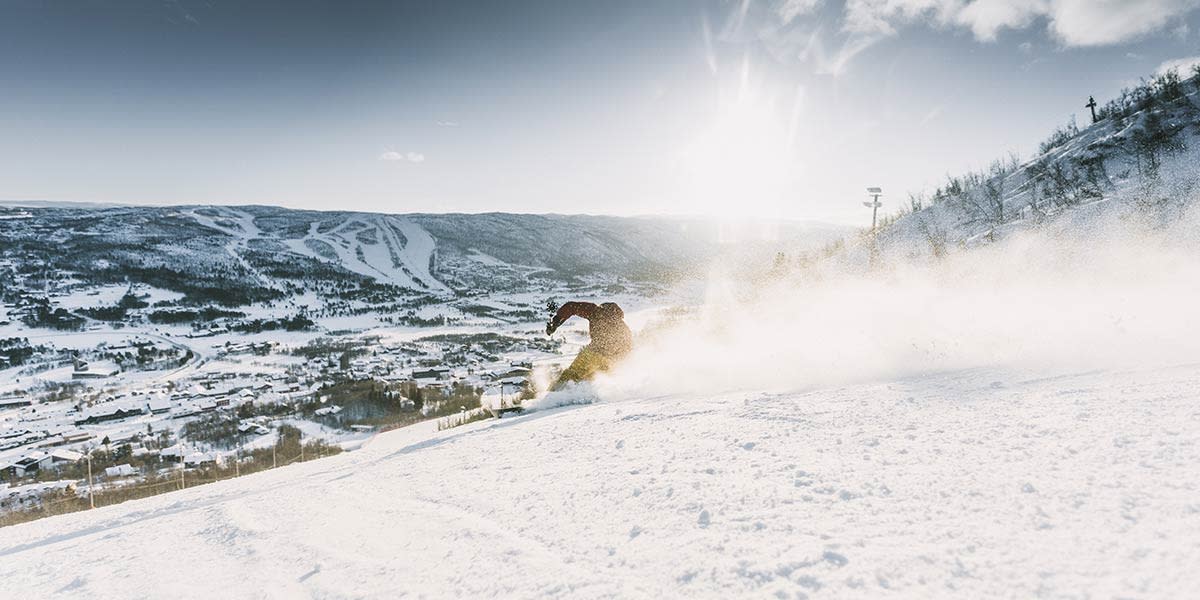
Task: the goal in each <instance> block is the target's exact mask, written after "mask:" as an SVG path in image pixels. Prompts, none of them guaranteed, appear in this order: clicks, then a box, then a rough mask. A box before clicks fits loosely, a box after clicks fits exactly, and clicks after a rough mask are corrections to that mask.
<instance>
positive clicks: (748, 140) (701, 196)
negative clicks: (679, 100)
mask: <svg viewBox="0 0 1200 600" xmlns="http://www.w3.org/2000/svg"><path fill="white" fill-rule="evenodd" d="M792 132H793V127H792V126H791V124H790V123H789V122H788V119H787V118H783V117H782V115H781V114H780V111H779V110H778V107H777V106H776V103H775V102H774V101H773V100H772V99H771V98H769V97H767V96H766V95H765V94H762V93H760V92H758V91H756V90H755V89H754V88H753V86H750V85H747V84H746V83H745V82H743V83H742V84H741V85H740V86H739V88H738V91H737V93H736V94H733V95H732V97H731V98H728V99H726V100H723V101H721V102H719V103H718V106H717V108H716V110H715V111H714V113H713V115H712V118H711V121H710V122H708V123H706V124H704V126H702V127H698V128H697V134H696V135H695V137H694V139H693V140H691V142H690V143H689V144H688V145H687V146H686V147H685V149H684V150H683V152H682V165H683V169H682V174H683V182H682V186H681V187H682V189H683V202H684V203H685V206H684V207H682V208H684V209H685V211H687V212H690V213H693V214H702V215H708V216H717V217H731V218H751V219H753V218H771V217H777V216H779V215H780V214H782V213H784V212H786V208H787V203H789V202H794V201H795V198H792V197H790V196H792V195H793V194H794V192H793V183H794V182H795V180H796V177H797V173H798V167H797V164H796V163H797V161H796V159H795V156H794V153H793V151H792V144H791V140H790V138H791V136H792Z"/></svg>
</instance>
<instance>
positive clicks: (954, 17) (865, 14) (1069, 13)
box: [843, 0, 1200, 46]
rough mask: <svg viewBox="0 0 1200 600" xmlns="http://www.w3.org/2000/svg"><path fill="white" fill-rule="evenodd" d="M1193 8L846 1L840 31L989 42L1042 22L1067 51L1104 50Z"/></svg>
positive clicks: (1000, 0) (1091, 1) (1128, 1)
mask: <svg viewBox="0 0 1200 600" xmlns="http://www.w3.org/2000/svg"><path fill="white" fill-rule="evenodd" d="M1198 7H1200V0H973V1H970V0H848V1H847V2H846V15H845V22H844V24H843V28H844V29H845V30H846V31H848V32H851V33H859V34H874V35H891V34H893V33H895V31H896V27H897V26H900V25H904V24H908V23H912V22H916V21H929V22H932V23H934V24H935V25H939V26H943V27H965V28H967V29H970V30H971V32H972V33H973V34H974V35H975V37H976V38H977V39H979V40H981V41H991V40H994V39H996V35H997V34H998V33H999V32H1000V30H1002V29H1024V28H1027V27H1030V26H1031V25H1033V24H1034V23H1036V22H1038V21H1039V20H1041V19H1045V21H1046V23H1047V27H1048V29H1049V31H1050V33H1051V34H1052V35H1053V36H1054V37H1055V38H1056V39H1058V40H1059V41H1060V42H1062V43H1063V44H1064V45H1066V46H1104V45H1111V44H1118V43H1121V42H1126V41H1129V40H1132V39H1135V38H1137V37H1140V36H1143V35H1146V34H1149V33H1153V32H1157V31H1160V30H1162V29H1164V28H1165V27H1167V26H1168V25H1170V24H1172V23H1173V22H1175V21H1176V20H1177V19H1179V18H1180V17H1182V16H1183V15H1185V14H1187V13H1189V12H1191V11H1192V10H1195V9H1196V8H1198Z"/></svg>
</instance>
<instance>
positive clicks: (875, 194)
mask: <svg viewBox="0 0 1200 600" xmlns="http://www.w3.org/2000/svg"><path fill="white" fill-rule="evenodd" d="M882 195H883V189H881V188H877V187H869V188H867V197H868V198H870V200H867V201H866V202H863V206H865V207H867V208H869V209H871V235H875V215H876V214H877V213H878V212H879V207H880V206H883V203H882V202H880V201H879V197H880V196H882Z"/></svg>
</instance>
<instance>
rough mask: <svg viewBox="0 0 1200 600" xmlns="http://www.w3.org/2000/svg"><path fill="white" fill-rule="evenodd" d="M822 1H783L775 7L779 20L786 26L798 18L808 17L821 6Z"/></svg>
mask: <svg viewBox="0 0 1200 600" xmlns="http://www.w3.org/2000/svg"><path fill="white" fill-rule="evenodd" d="M821 2H822V0H782V2H779V3H778V4H777V5H776V7H775V12H776V14H778V15H779V19H780V20H781V21H783V24H784V25H786V24H788V23H791V22H792V20H793V19H795V18H796V17H800V16H804V15H807V14H808V13H811V12H812V11H814V10H816V9H817V7H818V6H820V5H821Z"/></svg>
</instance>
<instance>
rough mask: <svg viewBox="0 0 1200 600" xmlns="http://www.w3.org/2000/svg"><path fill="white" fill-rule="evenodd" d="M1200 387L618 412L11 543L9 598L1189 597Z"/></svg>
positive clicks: (571, 417) (1, 535)
mask: <svg viewBox="0 0 1200 600" xmlns="http://www.w3.org/2000/svg"><path fill="white" fill-rule="evenodd" d="M1197 390H1200V364H1187V365H1182V366H1179V365H1176V366H1166V367H1159V368H1139V369H1134V370H1125V371H1122V370H1099V371H1086V372H1077V371H1076V372H1073V371H1069V370H1059V371H1056V372H1029V371H1020V370H1013V369H995V368H991V369H971V370H956V371H949V372H942V373H938V374H933V375H928V374H927V375H922V376H913V377H910V378H905V379H899V380H894V381H889V382H876V383H860V384H852V385H845V386H836V387H831V388H825V389H811V390H802V391H797V392H791V393H786V394H763V393H761V392H756V393H739V394H732V395H723V396H718V397H695V396H691V397H683V396H669V397H660V398H652V399H639V400H630V401H601V402H596V403H593V404H588V405H577V406H566V407H561V408H555V409H549V410H543V411H538V412H533V413H531V414H527V415H525V416H521V417H517V418H512V419H508V418H506V419H503V420H499V421H495V420H493V421H486V422H481V423H476V424H472V425H470V426H467V427H463V428H458V429H453V430H448V431H443V432H435V431H434V430H433V428H432V427H430V426H429V425H430V424H425V425H422V426H418V427H414V428H409V429H405V430H399V431H395V432H391V433H387V434H382V435H380V436H378V437H377V438H375V439H374V440H373V441H372V442H370V443H369V444H367V446H366V447H365V448H363V449H362V450H358V451H355V452H351V453H347V454H343V455H340V456H337V457H334V458H327V459H323V460H319V461H314V462H310V463H305V464H301V465H293V466H289V467H285V468H281V469H278V470H275V471H270V472H266V473H263V474H259V475H254V476H249V477H245V478H242V479H238V480H233V481H227V482H223V483H218V484H214V485H209V486H204V487H200V488H195V489H190V490H187V491H184V492H179V493H172V494H167V495H163V496H158V497H155V498H150V499H146V500H141V501H134V502H128V503H126V504H122V505H117V506H112V507H106V508H102V509H97V510H94V511H89V512H83V513H76V514H71V515H66V516H62V517H56V518H51V519H44V520H41V521H37V522H33V523H28V524H24V525H20V526H15V527H9V528H5V529H0V581H2V582H3V595H4V596H5V597H11V598H35V597H47V596H55V597H66V598H71V597H76V598H89V599H91V598H132V597H139V598H142V597H146V598H213V597H222V598H295V597H317V598H359V597H370V598H393V597H400V596H413V597H452V596H458V597H481V596H498V597H542V596H550V597H571V598H590V597H626V598H637V597H667V598H670V597H731V596H751V597H811V598H877V597H904V598H930V597H944V598H977V597H1014V598H1032V597H1046V598H1060V597H1062V598H1111V597H1133V598H1185V597H1194V594H1195V592H1196V590H1200V569H1197V568H1196V566H1197V565H1200V494H1198V493H1197V488H1198V486H1200V483H1198V481H1200V477H1198V475H1200V439H1198V438H1200V402H1198V401H1197V400H1198V396H1200V392H1198V391H1197Z"/></svg>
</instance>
